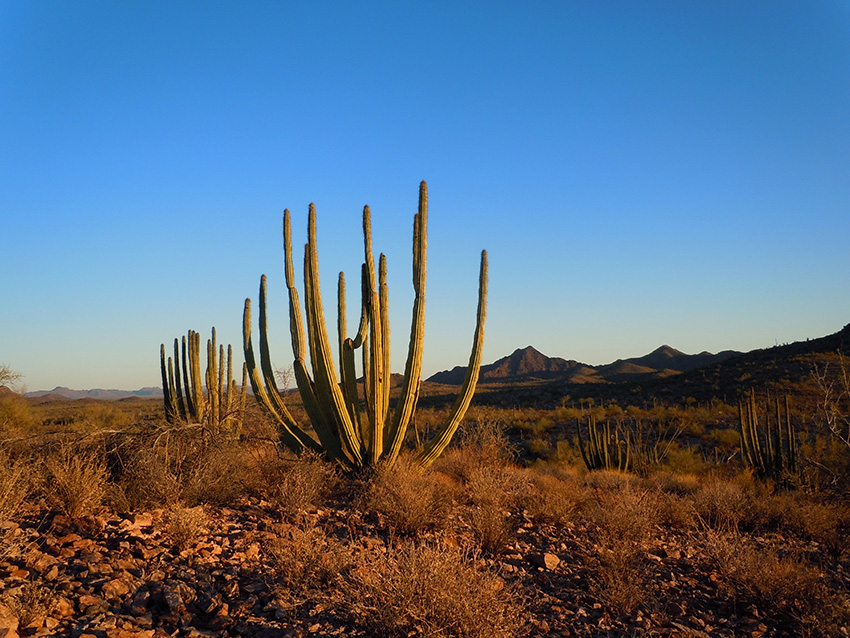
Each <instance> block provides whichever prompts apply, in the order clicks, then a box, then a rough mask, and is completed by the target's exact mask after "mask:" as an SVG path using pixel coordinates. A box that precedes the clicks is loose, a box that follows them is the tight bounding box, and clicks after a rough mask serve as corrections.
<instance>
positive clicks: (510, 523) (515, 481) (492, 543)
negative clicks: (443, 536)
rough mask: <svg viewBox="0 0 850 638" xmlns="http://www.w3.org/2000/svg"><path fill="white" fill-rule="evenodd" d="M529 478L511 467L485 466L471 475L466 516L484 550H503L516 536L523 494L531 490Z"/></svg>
mask: <svg viewBox="0 0 850 638" xmlns="http://www.w3.org/2000/svg"><path fill="white" fill-rule="evenodd" d="M528 485H529V484H528V481H527V479H526V478H525V476H524V475H523V474H521V473H520V472H519V471H518V470H517V469H516V468H513V467H511V466H502V467H492V466H491V467H488V466H481V467H478V468H476V469H473V470H471V472H470V476H469V484H468V486H467V489H468V491H469V499H470V506H469V508H468V510H467V513H466V519H467V522H468V523H469V525H470V527H471V528H472V531H473V533H474V534H475V538H476V540H477V541H478V543H479V546H480V547H481V549H482V550H484V551H485V552H488V553H497V552H499V551H501V550H502V549H503V548H504V547H505V546H506V545H507V544H508V543H510V542H511V540H512V539H513V536H514V533H515V531H516V523H515V520H516V517H515V516H513V515H512V514H513V513H514V512H512V510H516V509H517V504H518V502H519V499H520V496H521V495H522V494H524V493H526V492H527V491H528Z"/></svg>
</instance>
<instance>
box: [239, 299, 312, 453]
mask: <svg viewBox="0 0 850 638" xmlns="http://www.w3.org/2000/svg"><path fill="white" fill-rule="evenodd" d="M242 348H243V351H244V353H245V371H244V373H243V377H244V376H245V375H247V377H248V379H249V380H250V382H251V388H252V389H253V391H254V398H256V399H257V402H258V403H259V404H260V405H261V406H262V407H263V408H264V409H265V410H266V412H268V413H269V415H271V417H272V418H273V419H274V420H275V421H276V422H277V424H278V427H279V429H280V437H281V442H282V443H283V444H284V445H285V446H286V447H288V448H289V449H290V450H292V451H293V452H300V451H301V450H303V449H304V448H307V449H310V450H314V451H316V452H321V451H322V447H321V446H320V445H319V444H318V443H317V442H316V441H315V440H314V439H313V438H312V437H310V436H309V435H308V434H307V433H306V432H304V431H303V430H301V428H299V427H298V424H297V423H296V422H295V419H293V418H292V415H291V414H290V413H289V410H286V411H285V412H283V413H280V412H278V411H277V409H276V407H275V405H274V404H273V403H272V401H271V399H270V398H269V395H268V394H267V393H266V388H265V386H264V385H263V382H262V380H261V379H260V372H259V370H258V369H257V362H256V359H254V345H253V343H252V341H251V300H250V299H246V300H245V311H244V313H243V315H242ZM242 387H243V392H245V384H244V383H243V386H242ZM285 407H286V406H284V408H285Z"/></svg>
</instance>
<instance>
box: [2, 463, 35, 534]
mask: <svg viewBox="0 0 850 638" xmlns="http://www.w3.org/2000/svg"><path fill="white" fill-rule="evenodd" d="M31 472H32V469H31V467H30V464H29V463H28V462H27V461H26V460H25V459H21V458H12V457H11V456H10V455H9V454H8V453H7V452H6V451H5V450H3V449H0V521H6V520H10V519H12V518H13V517H14V516H15V513H16V512H17V511H18V508H19V507H20V506H21V503H23V502H24V500H25V499H26V498H27V496H28V494H29V491H30V481H31V479H30V477H31Z"/></svg>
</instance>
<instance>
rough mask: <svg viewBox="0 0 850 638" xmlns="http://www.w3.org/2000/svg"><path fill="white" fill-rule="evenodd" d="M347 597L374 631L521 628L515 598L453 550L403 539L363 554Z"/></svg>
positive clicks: (504, 633)
mask: <svg viewBox="0 0 850 638" xmlns="http://www.w3.org/2000/svg"><path fill="white" fill-rule="evenodd" d="M347 598H348V600H349V606H350V607H351V609H352V612H353V614H354V615H355V616H356V617H357V618H358V619H359V621H360V622H361V623H362V624H364V625H366V626H367V627H368V629H369V631H370V635H372V636H376V637H386V638H394V637H407V636H428V637H429V638H443V637H446V638H448V637H450V636H458V637H461V636H462V637H464V638H509V637H510V638H513V637H516V636H521V635H523V633H524V623H523V618H522V604H521V598H520V596H519V595H518V592H516V591H515V590H514V589H512V588H511V587H510V586H508V585H506V584H505V582H504V581H503V580H502V579H500V578H499V577H498V576H496V575H494V574H492V573H490V572H488V571H486V570H484V569H482V568H479V567H478V566H477V565H476V564H475V562H474V561H472V560H470V559H469V557H467V556H464V555H463V554H462V553H459V552H458V551H455V550H450V549H443V548H439V547H432V546H427V545H423V546H416V545H412V544H409V545H405V546H403V547H401V548H399V549H396V550H394V551H392V552H390V553H389V554H388V555H386V556H381V557H366V558H364V559H363V561H362V562H361V564H359V565H358V566H356V567H355V568H354V569H353V571H352V578H351V581H350V583H349V584H348V591H347Z"/></svg>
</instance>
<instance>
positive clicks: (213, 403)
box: [206, 328, 221, 434]
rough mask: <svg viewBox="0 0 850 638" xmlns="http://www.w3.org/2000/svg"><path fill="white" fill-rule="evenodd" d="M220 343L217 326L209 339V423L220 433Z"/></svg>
mask: <svg viewBox="0 0 850 638" xmlns="http://www.w3.org/2000/svg"><path fill="white" fill-rule="evenodd" d="M217 346H218V344H217V343H216V338H215V328H213V329H212V338H211V339H207V370H206V381H207V408H208V409H207V415H206V417H207V424H208V425H209V427H210V429H211V430H212V431H213V433H215V434H218V429H219V425H220V424H221V413H220V412H219V408H220V407H221V385H219V380H218V376H219V375H218V371H219V361H218V347H217Z"/></svg>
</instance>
